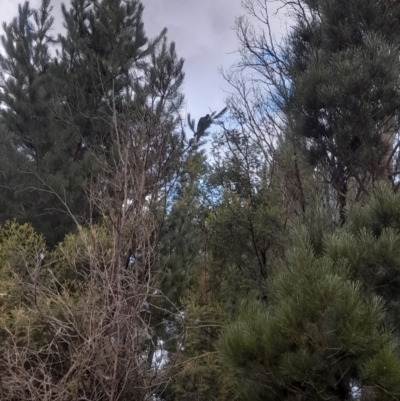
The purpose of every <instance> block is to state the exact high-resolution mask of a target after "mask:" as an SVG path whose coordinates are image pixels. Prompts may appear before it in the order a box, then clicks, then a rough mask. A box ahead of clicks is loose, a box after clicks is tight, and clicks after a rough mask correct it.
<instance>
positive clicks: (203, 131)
mask: <svg viewBox="0 0 400 401" xmlns="http://www.w3.org/2000/svg"><path fill="white" fill-rule="evenodd" d="M227 110H228V108H227V107H225V108H224V109H223V110H221V111H220V112H219V113H218V114H217V112H216V111H214V112H212V113H211V114H206V115H205V116H204V117H201V118H200V119H199V122H198V123H197V127H196V129H195V128H194V127H195V120H194V119H193V120H192V119H191V118H190V114H188V124H189V127H190V129H191V130H192V131H193V140H191V142H192V143H198V142H199V141H200V139H201V138H204V137H206V136H207V135H208V134H209V132H207V130H208V129H209V128H210V127H211V125H212V124H218V122H219V121H218V119H219V118H221V117H222V116H223V115H224V114H225V113H226V112H227Z"/></svg>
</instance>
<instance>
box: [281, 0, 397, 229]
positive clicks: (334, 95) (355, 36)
mask: <svg viewBox="0 0 400 401" xmlns="http://www.w3.org/2000/svg"><path fill="white" fill-rule="evenodd" d="M301 3H302V5H303V6H304V10H307V11H301V9H300V4H299V5H298V6H296V7H295V10H296V11H295V21H296V22H295V25H294V27H293V30H292V32H291V33H290V35H289V37H288V39H287V47H286V52H285V63H286V65H287V77H288V79H289V80H290V81H291V83H290V88H289V89H288V93H287V94H285V95H284V97H285V100H284V101H283V104H284V106H283V108H284V111H285V113H286V118H287V121H288V132H289V135H290V136H291V138H292V140H293V141H294V143H295V144H296V146H297V147H298V148H299V149H302V150H303V152H305V153H306V154H307V157H308V159H309V162H310V163H311V164H312V165H313V166H320V167H322V168H323V169H324V171H325V174H326V180H327V181H328V182H329V183H330V184H331V185H332V187H333V189H334V190H335V191H336V193H337V201H338V204H339V208H340V210H341V217H342V222H343V221H344V216H345V206H346V199H347V197H348V196H349V193H351V192H353V193H355V194H354V195H353V198H356V200H357V199H361V198H362V197H365V196H366V195H368V194H369V190H370V188H371V183H373V182H375V181H376V180H378V179H388V178H389V177H390V174H391V173H390V171H391V168H390V165H391V160H390V159H391V157H392V154H391V152H392V150H393V143H394V129H395V119H396V115H397V114H398V110H399V93H398V90H397V88H398V85H397V82H398V75H399V65H398V49H397V48H398V35H397V33H396V30H397V29H398V28H397V27H398V25H399V17H400V15H399V8H398V5H396V4H394V3H389V2H386V1H351V2H343V1H333V2H332V1H331V2H328V1H317V2H308V1H304V2H301Z"/></svg>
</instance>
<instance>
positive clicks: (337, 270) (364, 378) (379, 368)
mask: <svg viewBox="0 0 400 401" xmlns="http://www.w3.org/2000/svg"><path fill="white" fill-rule="evenodd" d="M381 195H382V192H379V191H378V192H377V193H376V195H375V196H374V197H373V199H372V200H371V201H370V203H369V204H368V205H367V206H366V208H365V210H364V211H363V212H362V213H363V214H364V213H367V214H368V213H370V212H371V209H375V205H377V203H379V204H380V206H381V207H382V206H384V205H383V204H382V201H383V200H384V199H385V201H384V202H389V198H390V195H388V194H387V192H385V195H384V196H381ZM375 210H376V209H375ZM395 214H396V213H395ZM395 214H394V215H393V217H392V218H395ZM358 217H359V215H358V216H357V215H354V216H349V221H354V220H358ZM372 219H374V218H373V217H372ZM365 221H368V220H367V219H366V220H365ZM348 229H350V230H353V229H354V226H353V225H352V224H350V225H349V227H348ZM310 234H311V233H310V232H309V231H308V230H307V229H306V228H305V226H303V225H300V226H299V227H298V228H297V229H295V230H294V231H293V232H292V234H291V236H290V238H289V244H288V247H287V250H286V254H285V258H284V261H282V263H281V265H280V267H279V268H277V269H276V270H275V271H274V273H273V274H272V276H271V277H270V278H269V280H268V281H267V282H266V283H265V285H266V287H267V289H268V302H267V303H262V302H260V301H256V302H255V301H254V300H250V301H248V302H243V304H242V312H241V314H240V315H239V317H238V319H237V320H236V321H235V322H234V323H233V324H231V325H229V326H228V327H227V329H226V330H225V331H224V332H223V334H222V336H221V338H220V340H219V342H218V350H219V352H220V358H221V360H222V363H223V366H224V367H225V368H226V369H227V374H228V378H230V380H231V383H232V385H233V386H234V388H235V391H236V392H237V393H238V394H239V398H240V399H249V400H320V399H321V398H324V399H325V398H326V399H334V400H338V401H339V400H347V399H353V398H355V399H359V397H360V396H361V397H367V394H368V396H370V397H373V398H372V399H377V400H386V399H390V398H391V397H392V398H396V397H397V396H398V394H399V390H400V381H399V379H398V374H397V371H398V369H399V366H400V359H399V357H398V347H397V342H396V337H394V336H393V334H392V333H390V329H389V331H388V330H387V327H386V325H385V320H386V319H387V317H389V321H390V320H391V319H390V316H391V313H392V312H393V310H392V311H390V309H392V308H393V303H391V302H389V303H387V301H386V296H387V295H383V296H382V297H381V296H378V295H376V293H379V289H378V287H375V288H372V287H371V286H370V285H368V282H369V283H371V280H370V281H366V282H365V283H366V287H367V288H366V287H365V286H364V280H366V279H367V277H368V276H369V275H370V274H371V273H372V272H373V271H374V270H373V268H372V266H371V265H370V266H368V267H367V266H366V267H365V270H364V271H363V274H365V275H363V274H360V269H359V267H360V264H359V263H356V262H354V261H353V260H352V259H353V258H355V260H359V257H358V255H360V254H364V253H365V252H368V251H367V249H371V253H370V254H369V257H371V256H372V255H374V262H372V261H371V262H372V263H376V266H378V265H379V266H386V264H385V259H386V255H385V253H384V252H380V251H379V250H378V248H379V246H380V245H378V244H382V245H381V246H382V247H384V248H385V249H387V247H388V246H390V245H389V244H390V243H392V241H393V236H394V235H395V236H396V237H398V230H396V233H394V232H392V233H391V234H389V232H388V233H387V236H386V233H385V232H384V231H383V232H382V237H381V238H380V239H376V240H375V244H376V245H375V246H374V247H373V248H371V241H370V242H368V241H364V239H365V238H366V235H367V233H366V232H364V235H363V240H361V238H360V241H359V242H357V245H356V244H355V242H356V241H357V239H356V237H355V238H354V239H352V243H349V241H350V238H352V237H349V236H348V234H346V233H345V231H344V230H343V231H342V232H339V233H336V234H334V235H333V236H328V238H327V239H326V242H325V246H324V249H325V251H323V252H322V254H321V255H320V256H318V254H317V253H316V252H315V248H314V246H313V243H312V241H311V235H310ZM359 235H362V234H361V232H360V233H359ZM389 237H390V238H391V239H389ZM372 242H374V240H372ZM384 244H385V245H384ZM378 259H379V262H378ZM384 269H385V268H384ZM381 274H382V273H381ZM372 281H374V280H372ZM374 282H375V283H376V281H374ZM383 293H386V294H387V291H383ZM386 308H389V313H388V314H385V309H386ZM361 399H363V398H361Z"/></svg>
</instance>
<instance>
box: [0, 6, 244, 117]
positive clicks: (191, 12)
mask: <svg viewBox="0 0 400 401" xmlns="http://www.w3.org/2000/svg"><path fill="white" fill-rule="evenodd" d="M0 2H1V18H2V20H3V21H7V22H8V21H11V19H12V18H13V17H14V16H16V15H17V10H18V3H20V2H19V1H18V0H0ZM40 2H41V0H31V1H30V3H31V5H32V6H33V7H35V6H37V5H38V4H40ZM61 2H62V1H61V0H52V5H53V7H54V10H53V15H54V17H55V18H56V22H55V31H56V30H57V28H58V29H59V27H60V26H61V23H62V21H61V11H60V8H61V7H60V6H61ZM64 2H66V1H64ZM66 3H67V2H66ZM143 4H144V6H145V11H144V23H145V29H146V32H147V36H149V37H154V36H156V35H157V34H158V33H159V32H160V31H161V30H162V29H163V28H164V27H166V28H167V29H168V38H169V39H170V40H173V41H174V42H175V43H176V48H177V53H178V55H179V56H180V57H183V58H184V59H185V74H186V78H185V83H184V93H185V97H186V104H187V111H188V112H190V113H191V114H192V116H193V117H195V118H196V120H198V118H200V117H202V116H204V115H205V114H207V113H208V112H209V110H211V111H220V110H221V109H222V108H224V99H225V98H226V97H227V93H226V91H229V86H228V85H227V84H226V82H225V81H224V79H223V78H222V76H221V75H220V73H219V72H218V71H219V69H220V68H221V67H222V68H224V69H227V68H229V66H230V65H232V64H233V63H234V62H235V60H236V59H237V57H238V55H237V54H236V53H235V51H236V50H237V47H238V42H237V39H236V34H235V32H234V31H233V29H232V27H233V25H234V22H235V18H236V17H238V16H240V15H243V14H244V10H243V9H242V7H241V0H201V1H200V0H143ZM55 33H56V32H55Z"/></svg>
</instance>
